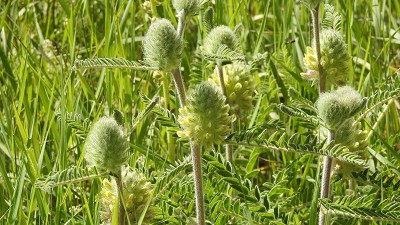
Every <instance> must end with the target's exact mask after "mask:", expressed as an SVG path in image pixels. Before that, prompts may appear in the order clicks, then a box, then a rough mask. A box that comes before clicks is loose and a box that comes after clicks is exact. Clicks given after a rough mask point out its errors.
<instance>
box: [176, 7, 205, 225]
mask: <svg viewBox="0 0 400 225" xmlns="http://www.w3.org/2000/svg"><path fill="white" fill-rule="evenodd" d="M184 19H185V18H184V15H181V16H179V17H178V29H177V33H178V35H179V36H180V37H181V38H182V39H183V35H184V29H185V23H184V22H185V21H184ZM172 74H173V77H174V84H175V88H176V90H177V92H178V98H179V102H180V107H181V108H183V107H184V106H185V103H186V90H185V85H184V82H183V79H182V73H181V69H180V66H179V67H178V68H176V69H175V70H174V71H173V73H172ZM190 149H191V152H192V160H193V176H194V194H195V198H196V218H197V225H205V224H206V223H205V221H206V220H205V210H204V192H203V174H202V171H201V146H198V145H195V144H194V142H193V140H190Z"/></svg>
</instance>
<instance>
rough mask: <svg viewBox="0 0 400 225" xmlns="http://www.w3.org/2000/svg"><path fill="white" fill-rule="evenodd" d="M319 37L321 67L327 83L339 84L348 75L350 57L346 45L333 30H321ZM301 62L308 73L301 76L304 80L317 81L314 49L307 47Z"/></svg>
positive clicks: (316, 63)
mask: <svg viewBox="0 0 400 225" xmlns="http://www.w3.org/2000/svg"><path fill="white" fill-rule="evenodd" d="M320 37H321V40H320V47H321V66H322V67H323V69H324V74H325V75H326V79H327V82H329V83H334V84H341V83H343V82H344V81H345V79H346V78H347V77H348V76H349V73H350V60H351V57H350V55H349V53H348V52H347V45H346V43H345V42H344V39H343V37H342V36H341V34H340V33H339V32H338V31H335V30H333V29H326V30H323V31H322V32H321V34H320ZM303 61H304V65H305V66H306V67H307V69H308V70H309V72H308V73H302V74H301V75H303V77H304V78H316V79H319V77H318V76H319V74H318V60H317V54H316V52H315V48H312V47H307V52H306V54H305V56H304V59H303Z"/></svg>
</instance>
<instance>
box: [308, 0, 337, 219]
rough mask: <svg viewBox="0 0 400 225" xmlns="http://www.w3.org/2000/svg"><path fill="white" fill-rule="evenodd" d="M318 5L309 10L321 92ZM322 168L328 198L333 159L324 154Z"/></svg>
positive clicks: (324, 195) (331, 136)
mask: <svg viewBox="0 0 400 225" xmlns="http://www.w3.org/2000/svg"><path fill="white" fill-rule="evenodd" d="M319 6H320V3H318V4H317V5H316V6H315V8H314V9H312V10H311V14H312V23H313V28H314V29H313V33H314V47H315V52H316V54H317V62H318V73H319V93H323V92H325V91H326V76H325V74H324V68H323V67H322V65H321V45H320V38H319V32H320V30H319ZM334 140H335V131H332V130H329V131H328V141H327V144H329V143H331V142H332V141H334ZM323 161H324V162H323V169H322V180H321V193H320V198H329V192H330V184H331V172H332V165H333V159H332V158H330V157H328V156H324V160H323ZM325 220H326V216H325V214H324V213H323V212H322V210H321V209H320V211H319V225H324V224H325Z"/></svg>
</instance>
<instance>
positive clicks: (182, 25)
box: [177, 11, 185, 39]
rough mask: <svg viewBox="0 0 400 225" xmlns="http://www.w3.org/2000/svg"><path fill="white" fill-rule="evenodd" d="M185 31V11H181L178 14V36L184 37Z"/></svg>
mask: <svg viewBox="0 0 400 225" xmlns="http://www.w3.org/2000/svg"><path fill="white" fill-rule="evenodd" d="M184 31H185V12H183V11H182V12H180V13H179V15H178V28H177V33H178V36H179V37H180V38H181V39H183V35H184Z"/></svg>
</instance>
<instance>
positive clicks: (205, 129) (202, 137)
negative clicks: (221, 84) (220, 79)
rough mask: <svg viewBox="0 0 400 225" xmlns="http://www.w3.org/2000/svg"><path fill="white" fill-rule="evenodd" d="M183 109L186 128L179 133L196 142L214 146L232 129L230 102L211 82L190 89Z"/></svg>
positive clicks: (182, 122) (181, 116)
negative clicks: (227, 101) (226, 102)
mask: <svg viewBox="0 0 400 225" xmlns="http://www.w3.org/2000/svg"><path fill="white" fill-rule="evenodd" d="M179 112H180V115H179V118H178V121H179V123H180V124H181V126H182V131H179V132H178V135H179V136H180V137H188V138H190V139H192V140H193V141H194V143H195V144H198V145H204V146H205V147H210V146H211V145H213V144H219V143H221V142H222V141H223V140H225V138H226V137H227V136H228V135H229V133H230V132H231V123H232V117H231V116H229V114H228V112H229V105H228V104H225V97H224V96H223V95H222V93H221V92H220V90H219V89H218V88H217V87H216V86H215V85H214V84H212V83H210V82H207V81H205V82H202V83H201V84H199V85H197V86H195V87H194V89H192V90H191V91H189V94H188V97H187V103H186V106H185V107H184V108H182V109H180V110H179Z"/></svg>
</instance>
